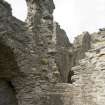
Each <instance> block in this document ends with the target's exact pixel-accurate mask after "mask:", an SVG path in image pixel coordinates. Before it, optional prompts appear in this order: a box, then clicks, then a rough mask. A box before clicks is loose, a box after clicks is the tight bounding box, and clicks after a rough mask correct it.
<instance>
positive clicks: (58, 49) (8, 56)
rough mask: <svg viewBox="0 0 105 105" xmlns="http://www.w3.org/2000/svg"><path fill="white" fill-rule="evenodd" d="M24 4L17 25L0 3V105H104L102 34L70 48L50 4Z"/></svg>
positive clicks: (30, 0) (47, 1)
mask: <svg viewBox="0 0 105 105" xmlns="http://www.w3.org/2000/svg"><path fill="white" fill-rule="evenodd" d="M26 2H27V6H28V16H27V19H26V22H21V21H20V20H18V19H16V18H15V17H13V16H12V13H11V7H10V5H9V4H8V3H6V2H4V1H3V0H1V1H0V105H104V104H105V92H104V86H105V83H104V79H105V78H104V69H105V68H104V63H105V62H104V58H105V53H104V52H105V46H104V41H105V30H104V29H100V31H99V32H98V33H94V34H92V35H90V34H89V33H88V32H84V33H83V34H82V35H79V36H78V37H76V39H75V41H74V44H71V43H70V42H69V40H68V38H67V36H66V33H65V31H64V30H63V29H61V28H60V26H59V25H58V24H57V23H56V22H54V21H53V15H52V13H53V10H54V8H55V6H54V3H53V0H45V1H42V0H26ZM67 82H69V83H67ZM5 97H6V98H5ZM3 98H5V99H6V100H5V101H4V100H3Z"/></svg>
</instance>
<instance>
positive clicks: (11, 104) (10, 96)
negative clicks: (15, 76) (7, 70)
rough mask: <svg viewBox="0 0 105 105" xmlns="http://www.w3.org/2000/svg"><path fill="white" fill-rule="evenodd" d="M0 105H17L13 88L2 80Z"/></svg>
mask: <svg viewBox="0 0 105 105" xmlns="http://www.w3.org/2000/svg"><path fill="white" fill-rule="evenodd" d="M0 105H18V103H17V100H16V93H15V90H14V88H13V87H12V86H11V84H10V83H9V82H7V81H4V80H0Z"/></svg>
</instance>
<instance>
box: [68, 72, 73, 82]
mask: <svg viewBox="0 0 105 105" xmlns="http://www.w3.org/2000/svg"><path fill="white" fill-rule="evenodd" d="M73 75H74V72H73V71H71V70H70V72H69V75H68V83H70V84H72V83H73V82H75V80H73V79H72V76H73Z"/></svg>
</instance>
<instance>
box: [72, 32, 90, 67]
mask: <svg viewBox="0 0 105 105" xmlns="http://www.w3.org/2000/svg"><path fill="white" fill-rule="evenodd" d="M73 46H74V51H73V56H74V57H73V61H74V62H73V63H74V64H73V65H77V64H78V61H79V60H80V59H83V58H84V57H85V52H87V51H88V50H89V49H90V48H91V36H90V35H89V33H88V32H83V33H82V34H81V35H79V36H77V37H76V38H75V40H74V44H73Z"/></svg>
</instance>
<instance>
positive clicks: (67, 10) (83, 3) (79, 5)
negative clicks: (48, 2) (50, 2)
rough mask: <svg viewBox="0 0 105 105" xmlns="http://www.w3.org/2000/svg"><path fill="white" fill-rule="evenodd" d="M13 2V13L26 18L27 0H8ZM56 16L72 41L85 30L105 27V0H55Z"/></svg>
mask: <svg viewBox="0 0 105 105" xmlns="http://www.w3.org/2000/svg"><path fill="white" fill-rule="evenodd" d="M6 1H8V2H9V3H11V4H12V8H13V15H14V16H16V17H17V18H19V19H21V20H23V21H24V20H25V18H26V14H27V7H26V3H25V0H6ZM54 2H55V5H56V9H55V11H54V18H55V20H56V21H57V22H59V24H60V25H61V27H62V28H63V29H64V30H66V32H67V35H68V37H69V39H70V40H71V41H73V38H74V37H75V36H77V35H78V34H80V33H82V32H83V31H89V32H95V31H98V29H99V28H103V27H105V0H54Z"/></svg>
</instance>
